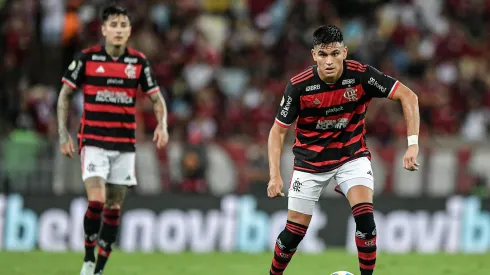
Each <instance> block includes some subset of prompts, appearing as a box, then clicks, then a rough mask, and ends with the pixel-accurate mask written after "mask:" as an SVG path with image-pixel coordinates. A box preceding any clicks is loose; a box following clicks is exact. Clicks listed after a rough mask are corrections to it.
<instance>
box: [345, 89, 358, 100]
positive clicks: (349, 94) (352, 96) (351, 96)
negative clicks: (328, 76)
mask: <svg viewBox="0 0 490 275" xmlns="http://www.w3.org/2000/svg"><path fill="white" fill-rule="evenodd" d="M344 97H345V98H346V99H347V100H349V101H357V100H359V98H357V89H353V88H347V89H345V92H344Z"/></svg>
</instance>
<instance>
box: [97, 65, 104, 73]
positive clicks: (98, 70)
mask: <svg viewBox="0 0 490 275" xmlns="http://www.w3.org/2000/svg"><path fill="white" fill-rule="evenodd" d="M95 72H96V73H99V74H103V73H105V70H104V67H102V65H101V66H99V67H98V68H97V70H95Z"/></svg>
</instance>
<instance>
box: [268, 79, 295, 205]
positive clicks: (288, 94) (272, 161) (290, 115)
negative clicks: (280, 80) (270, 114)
mask: <svg viewBox="0 0 490 275" xmlns="http://www.w3.org/2000/svg"><path fill="white" fill-rule="evenodd" d="M299 104H300V103H299V92H298V91H297V89H296V88H294V87H293V85H292V84H291V83H288V85H287V86H286V90H285V92H284V96H283V97H282V100H281V104H280V107H279V110H278V111H277V115H276V119H275V122H274V125H273V126H272V129H271V130H270V133H269V139H268V144H267V146H268V155H269V175H270V181H269V186H268V188H267V193H268V196H269V197H276V196H284V194H283V193H282V187H283V182H282V178H281V171H280V165H281V156H282V150H283V147H284V139H285V137H286V133H287V131H288V128H289V126H290V125H291V124H292V123H293V122H294V120H296V118H297V117H298V111H299Z"/></svg>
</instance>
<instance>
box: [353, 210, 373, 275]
mask: <svg viewBox="0 0 490 275" xmlns="http://www.w3.org/2000/svg"><path fill="white" fill-rule="evenodd" d="M352 214H353V215H354V220H355V222H356V233H355V238H356V246H357V251H358V257H359V267H360V270H361V275H371V274H373V270H374V267H375V265H376V224H375V222H374V215H373V204H372V203H369V202H363V203H358V204H356V205H354V206H353V207H352Z"/></svg>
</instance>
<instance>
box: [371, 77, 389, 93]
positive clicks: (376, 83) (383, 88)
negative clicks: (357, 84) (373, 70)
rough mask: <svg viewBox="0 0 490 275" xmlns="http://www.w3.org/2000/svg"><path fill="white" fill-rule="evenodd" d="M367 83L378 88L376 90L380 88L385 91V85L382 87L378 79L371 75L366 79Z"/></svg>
mask: <svg viewBox="0 0 490 275" xmlns="http://www.w3.org/2000/svg"><path fill="white" fill-rule="evenodd" d="M368 84H369V85H373V86H374V87H376V88H378V90H380V91H381V92H383V93H386V87H383V86H382V85H381V84H379V83H378V81H376V79H374V77H371V78H370V79H369V80H368Z"/></svg>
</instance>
